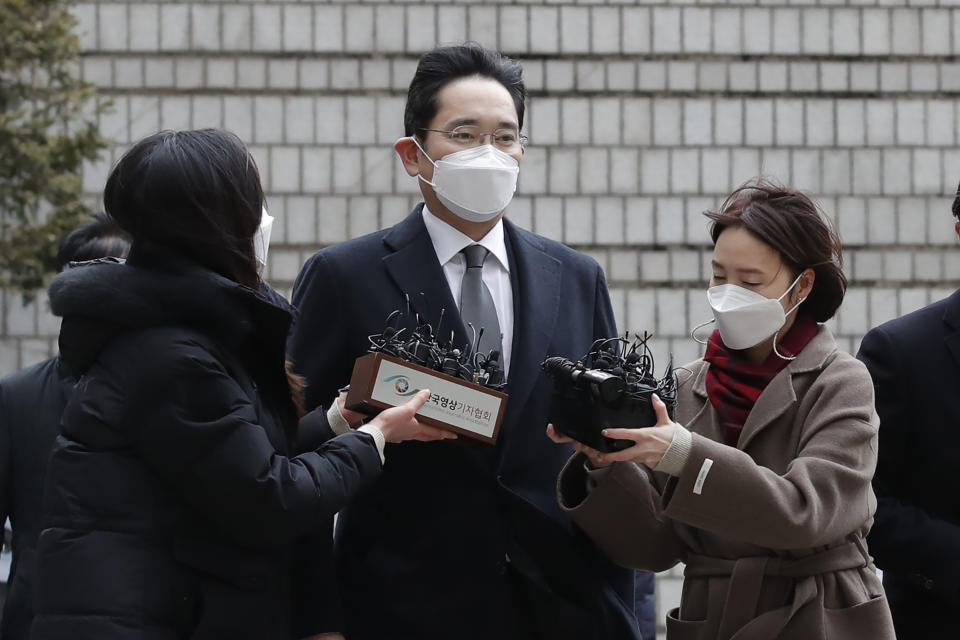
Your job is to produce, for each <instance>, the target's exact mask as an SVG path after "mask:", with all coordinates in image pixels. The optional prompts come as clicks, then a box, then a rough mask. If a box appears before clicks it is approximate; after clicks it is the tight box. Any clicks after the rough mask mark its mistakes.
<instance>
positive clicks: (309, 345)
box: [287, 253, 354, 410]
mask: <svg viewBox="0 0 960 640" xmlns="http://www.w3.org/2000/svg"><path fill="white" fill-rule="evenodd" d="M349 281H350V279H349V278H343V277H341V276H339V274H337V273H335V270H334V267H333V265H332V264H330V262H329V261H328V260H327V258H326V256H324V254H323V253H317V254H315V255H314V256H313V257H311V258H310V259H309V260H308V261H307V263H306V264H305V265H304V266H303V269H301V271H300V274H299V275H298V276H297V280H296V282H294V285H293V295H292V299H293V300H292V302H293V306H294V307H296V308H297V312H298V314H297V320H296V322H295V323H294V325H293V328H292V330H291V334H290V339H289V341H288V342H287V353H288V356H289V358H290V360H291V361H292V362H293V368H294V370H295V371H296V372H297V373H298V374H300V375H302V376H303V377H304V378H306V380H307V387H306V389H305V391H304V392H305V396H306V404H307V409H308V410H309V409H313V408H315V407H318V406H329V404H330V402H331V401H332V400H333V399H334V397H335V396H336V395H337V389H339V388H340V387H342V386H343V385H345V384H347V383H348V382H350V372H351V370H352V367H353V360H354V358H353V357H351V355H350V354H349V353H348V351H347V344H346V343H345V342H344V340H343V336H345V335H348V333H349V332H348V327H347V326H346V323H347V314H348V313H349V311H350V310H349V309H345V308H344V306H345V305H346V304H347V303H346V301H345V299H344V296H343V294H342V292H341V290H340V287H341V284H342V283H343V282H349Z"/></svg>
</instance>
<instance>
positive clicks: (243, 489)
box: [106, 337, 381, 547]
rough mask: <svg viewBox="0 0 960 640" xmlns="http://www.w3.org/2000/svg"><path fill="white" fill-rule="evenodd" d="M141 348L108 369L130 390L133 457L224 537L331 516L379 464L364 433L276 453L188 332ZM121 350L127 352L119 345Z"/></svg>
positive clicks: (273, 531) (245, 539)
mask: <svg viewBox="0 0 960 640" xmlns="http://www.w3.org/2000/svg"><path fill="white" fill-rule="evenodd" d="M161 342H163V347H165V348H155V347H157V346H158V345H151V344H149V343H147V344H144V345H141V353H149V354H151V361H150V365H151V366H150V367H143V366H140V362H139V361H138V362H136V363H130V362H129V358H127V359H126V363H125V364H126V366H125V367H124V366H123V364H124V363H115V367H114V368H112V369H110V368H108V369H106V370H107V371H110V370H114V371H119V372H120V373H119V375H120V376H124V377H126V380H124V381H123V382H122V383H119V382H117V383H116V385H117V387H118V388H121V389H129V390H131V391H132V393H133V394H134V395H135V396H136V397H133V398H131V400H132V401H131V402H127V403H124V404H125V406H128V407H133V409H132V411H133V414H132V415H131V416H129V419H130V420H131V421H132V422H133V421H135V422H136V424H137V425H138V431H137V442H136V445H137V446H138V448H139V452H140V455H141V456H142V457H143V459H144V460H145V461H146V462H147V464H148V465H149V466H150V467H152V468H153V469H154V470H155V471H156V473H158V474H159V475H160V476H162V477H163V478H164V479H165V480H166V481H168V482H169V483H170V484H171V485H173V486H175V487H177V488H178V489H179V493H180V495H181V496H182V498H183V499H184V500H185V501H186V502H187V503H189V504H191V505H192V506H193V507H194V508H196V509H197V510H198V511H200V512H202V513H204V514H205V515H206V516H207V517H208V518H210V519H211V520H212V521H213V522H215V523H216V524H218V525H219V526H220V527H221V529H222V530H223V532H224V533H225V534H226V535H227V536H228V538H230V539H232V540H234V541H235V542H237V543H239V544H243V545H248V546H251V547H276V546H280V545H286V544H291V543H292V542H293V541H294V539H296V538H298V537H299V536H302V535H304V534H306V533H307V532H309V531H314V530H317V529H318V528H320V527H323V526H324V525H325V524H326V523H328V522H329V521H330V519H331V518H332V517H333V515H334V514H335V513H336V512H337V511H339V510H340V509H341V508H342V507H343V506H344V505H345V504H346V503H347V502H348V501H349V500H350V499H351V498H352V497H353V495H354V494H356V493H357V492H358V491H359V490H360V489H362V488H363V487H365V486H368V485H370V484H371V483H372V482H373V480H374V479H375V478H376V476H377V475H378V473H379V470H380V466H381V464H380V457H379V455H378V453H377V450H376V446H375V445H374V444H373V439H372V438H370V437H369V436H368V435H366V434H363V433H350V434H345V435H343V436H339V437H337V438H334V439H332V440H330V441H328V442H326V443H325V444H323V445H322V446H321V447H320V448H319V449H317V450H315V451H310V452H308V453H303V454H301V455H298V456H296V457H293V458H290V457H286V456H283V455H281V454H279V453H278V452H277V451H276V450H275V449H274V447H273V445H272V444H271V442H270V441H269V439H268V437H267V434H266V431H265V430H264V428H263V427H261V426H260V424H259V419H260V418H259V416H258V415H257V410H256V407H255V406H253V405H252V404H251V402H250V399H249V398H248V396H247V395H246V393H245V392H244V391H243V389H242V388H241V387H240V385H239V384H238V383H237V381H236V380H234V379H233V378H232V377H231V375H230V374H229V373H228V371H227V370H226V369H225V367H224V366H223V364H222V363H221V362H220V361H219V360H218V359H217V358H216V357H215V356H214V355H212V354H211V353H210V352H209V351H208V350H207V349H206V348H204V346H202V345H201V344H199V343H198V342H196V341H194V340H192V339H191V338H189V337H186V338H183V339H174V340H173V343H172V344H171V343H170V340H163V341H161ZM127 353H129V351H128V352H127Z"/></svg>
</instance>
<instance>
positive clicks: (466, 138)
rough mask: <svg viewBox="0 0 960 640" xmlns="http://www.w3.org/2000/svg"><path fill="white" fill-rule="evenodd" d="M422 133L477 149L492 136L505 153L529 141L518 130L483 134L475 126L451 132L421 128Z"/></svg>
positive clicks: (494, 142)
mask: <svg viewBox="0 0 960 640" xmlns="http://www.w3.org/2000/svg"><path fill="white" fill-rule="evenodd" d="M420 131H433V132H434V133H442V134H443V135H445V136H446V137H447V138H448V139H450V140H452V141H453V142H455V143H456V144H458V145H460V146H461V147H475V146H477V145H479V144H481V143H482V141H483V138H484V137H486V136H490V139H491V140H492V142H493V144H494V145H495V146H496V147H498V148H499V149H501V150H503V151H512V150H515V149H516V148H517V147H522V146H523V145H525V144H527V140H528V138H527V136H524V135H520V134H519V133H518V132H517V130H516V129H497V130H496V131H494V132H493V133H481V132H480V127H478V126H476V125H473V124H462V125H460V126H459V127H455V128H453V129H451V130H450V131H446V130H444V129H426V128H421V129H420Z"/></svg>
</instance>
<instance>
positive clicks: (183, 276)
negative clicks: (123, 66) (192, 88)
mask: <svg viewBox="0 0 960 640" xmlns="http://www.w3.org/2000/svg"><path fill="white" fill-rule="evenodd" d="M104 204H105V208H106V211H107V213H108V214H109V215H110V216H111V217H112V218H114V219H115V220H116V221H117V222H118V223H119V224H120V226H121V227H122V228H123V229H124V230H126V231H127V232H128V233H129V234H130V235H131V236H132V238H133V245H132V248H131V250H130V255H129V258H128V260H127V262H126V264H123V263H121V262H119V261H115V260H113V261H111V260H103V261H96V262H93V263H86V264H85V265H82V266H79V267H75V268H73V269H71V270H69V271H67V272H64V273H63V274H61V275H59V276H58V277H56V278H55V279H54V281H53V283H52V285H51V288H50V298H51V302H52V305H53V310H54V312H55V313H57V314H58V315H62V316H63V318H64V319H63V325H62V329H61V335H60V348H61V355H62V359H63V362H64V364H65V366H66V367H67V368H68V369H69V370H70V371H71V372H72V373H74V374H76V375H80V376H82V377H81V378H80V381H79V383H78V384H77V387H76V388H75V391H74V394H73V397H72V399H71V401H70V403H69V404H68V406H67V408H66V410H65V412H64V415H63V420H62V427H61V435H60V437H59V438H58V440H57V442H56V445H55V447H54V451H53V454H52V457H51V460H50V466H49V471H48V479H47V487H46V504H45V508H46V511H47V516H46V528H45V529H44V531H43V532H42V534H41V537H40V541H39V545H38V551H37V553H38V561H37V576H38V578H37V580H38V586H37V592H36V606H37V615H36V618H35V621H34V624H33V637H34V638H38V639H40V640H47V639H54V638H71V639H74V640H75V639H84V638H91V639H92V638H97V639H103V638H110V639H126V638H129V639H133V638H136V639H138V640H147V639H149V640H154V639H155V640H161V639H163V640H166V639H168V638H169V639H173V638H194V639H201V638H232V639H235V638H251V639H253V638H256V639H258V640H261V639H271V638H283V639H286V638H303V637H316V636H320V637H328V636H323V635H321V634H327V633H331V634H334V635H333V636H332V637H338V636H336V635H335V633H336V632H337V631H339V630H340V623H339V621H338V620H336V619H333V618H332V617H331V616H330V615H329V614H328V613H327V612H328V611H330V610H336V607H332V606H328V605H332V604H333V603H334V599H335V598H336V592H335V591H334V590H333V589H332V587H331V586H330V585H332V584H333V583H332V576H331V574H332V567H331V566H330V561H329V559H330V557H331V544H332V542H331V530H330V524H331V520H332V517H333V514H334V513H336V512H337V511H338V510H339V509H340V508H341V507H343V506H344V505H345V504H346V503H347V501H348V500H349V499H350V498H351V497H352V496H353V495H355V494H356V493H357V492H358V491H360V490H362V489H363V488H364V487H365V486H367V485H369V484H370V483H371V482H372V481H373V479H374V478H375V477H376V476H377V474H378V473H379V471H380V468H381V464H382V449H383V440H384V439H386V440H387V441H393V442H396V441H400V440H405V439H409V438H417V439H436V438H441V437H448V436H446V435H445V434H444V433H443V432H440V431H438V430H435V429H431V428H429V427H426V426H424V425H420V424H418V423H417V421H416V419H415V418H414V417H413V416H414V413H415V412H416V410H417V409H418V408H419V406H420V405H421V404H422V403H423V401H424V399H425V395H424V394H423V393H421V394H419V395H418V396H416V397H415V398H414V400H412V401H411V402H410V403H408V404H406V405H403V406H401V407H397V408H395V409H391V410H388V411H385V412H383V413H381V414H380V415H379V416H378V417H377V418H375V419H374V420H372V421H371V423H370V424H369V425H367V426H366V427H362V430H363V432H352V433H348V434H345V435H341V436H338V437H336V438H333V439H331V440H329V441H327V442H326V443H324V444H319V443H313V444H311V447H318V448H316V449H314V450H312V451H308V452H306V453H301V454H300V455H296V456H295V457H293V456H294V454H295V453H297V452H299V451H302V450H303V446H302V445H303V444H304V443H303V439H302V438H301V439H300V446H298V445H297V442H298V437H297V427H298V409H297V400H298V392H299V389H298V388H297V385H296V384H295V383H294V382H295V379H294V378H293V377H292V376H288V374H287V371H286V368H285V359H284V347H285V343H286V338H287V334H288V332H289V329H290V325H291V322H292V319H293V312H292V309H291V308H290V307H289V306H288V304H287V303H286V301H285V300H284V299H283V298H282V297H280V296H279V295H277V294H276V293H275V292H273V291H272V290H271V289H270V288H269V287H267V286H266V285H265V284H263V283H262V282H261V281H260V278H259V276H258V262H257V256H256V251H255V249H254V235H255V234H256V233H257V230H258V228H259V225H260V222H261V211H262V206H263V192H262V189H261V186H260V180H259V176H258V173H257V169H256V165H255V164H254V161H253V159H252V157H251V156H250V154H249V153H248V152H247V150H246V149H245V148H244V146H243V144H242V143H241V142H240V141H239V140H238V139H237V138H236V137H235V136H233V135H231V134H227V133H224V132H221V131H215V130H204V131H185V132H161V133H158V134H155V135H153V136H150V137H148V138H146V139H144V140H143V141H141V142H139V143H138V144H136V145H135V146H134V147H133V148H132V149H131V150H130V151H129V152H128V153H127V154H126V155H125V156H124V157H123V158H122V159H121V160H120V162H119V163H118V165H117V166H116V168H115V169H114V170H113V172H112V173H111V175H110V177H109V179H108V181H107V185H106V189H105V191H104ZM325 420H326V418H325V415H324V414H323V413H322V412H317V411H315V412H313V413H311V414H308V415H307V416H305V417H303V420H302V421H301V427H306V426H308V425H307V423H312V424H313V426H314V427H316V426H317V425H319V427H320V428H318V429H306V431H311V430H312V431H318V432H323V431H324V430H325V429H324V428H323V427H324V426H325Z"/></svg>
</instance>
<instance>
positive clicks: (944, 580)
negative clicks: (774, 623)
mask: <svg viewBox="0 0 960 640" xmlns="http://www.w3.org/2000/svg"><path fill="white" fill-rule="evenodd" d="M953 215H954V216H955V217H956V218H957V220H956V221H955V223H954V229H955V231H956V233H957V234H958V235H960V189H958V193H957V198H956V199H955V200H954V202H953ZM857 357H858V358H860V359H861V360H862V361H863V362H864V363H865V364H866V365H867V368H868V369H869V370H870V375H871V376H872V377H873V382H874V385H875V388H876V405H877V413H878V414H879V415H880V443H879V452H878V453H879V456H878V460H877V471H876V475H875V476H874V479H873V486H874V490H875V491H876V494H877V501H878V504H877V513H876V519H875V521H874V523H873V528H872V529H871V531H870V535H869V537H868V539H867V542H868V545H869V548H870V553H871V554H872V555H873V556H874V558H875V559H876V563H877V566H878V567H880V568H881V569H882V570H883V586H884V589H885V590H886V592H887V598H888V600H889V601H890V610H891V612H892V613H893V622H894V626H895V627H896V632H897V638H899V639H900V640H911V639H913V638H916V639H917V640H920V639H927V638H945V637H948V636H949V635H950V634H951V633H953V634H955V633H956V632H955V629H956V608H957V606H958V605H960V476H958V475H957V468H958V466H960V402H958V398H960V395H958V394H960V291H956V292H954V293H953V295H951V296H949V297H948V298H946V299H944V300H940V301H939V302H935V303H933V304H931V305H929V306H927V307H924V308H923V309H920V310H919V311H915V312H913V313H909V314H907V315H905V316H903V317H901V318H897V319H896V320H891V321H890V322H887V323H885V324H882V325H880V326H879V327H876V328H874V329H872V330H871V331H870V332H869V333H867V335H866V336H864V338H863V342H862V343H861V345H860V352H859V353H858V354H857Z"/></svg>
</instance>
